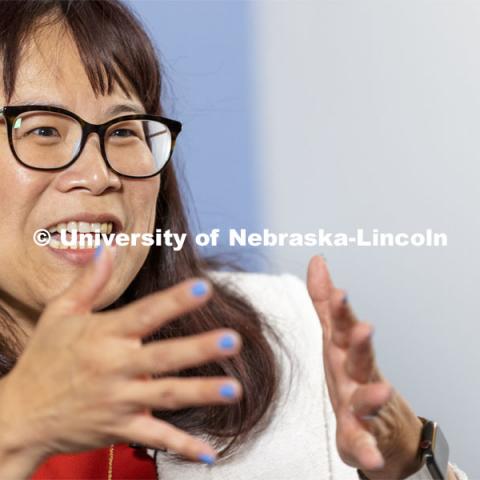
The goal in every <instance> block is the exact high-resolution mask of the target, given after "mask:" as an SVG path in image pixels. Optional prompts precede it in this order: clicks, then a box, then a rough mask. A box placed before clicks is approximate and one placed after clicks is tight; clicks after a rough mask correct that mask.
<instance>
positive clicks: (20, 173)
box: [0, 27, 160, 313]
mask: <svg viewBox="0 0 480 480" xmlns="http://www.w3.org/2000/svg"><path fill="white" fill-rule="evenodd" d="M6 103H7V102H6V99H5V96H4V95H3V90H1V89H0V106H3V105H5V104H6ZM20 103H22V104H30V103H41V104H47V105H48V104H52V103H53V104H62V105H64V106H65V108H66V109H68V110H70V111H72V112H75V113H76V114H78V115H79V116H80V117H82V118H83V119H85V120H86V121H88V122H91V123H103V122H106V121H107V120H109V119H111V118H113V117H112V116H111V115H108V114H106V113H105V112H106V111H107V110H109V109H110V108H111V107H113V106H115V105H119V104H126V103H128V104H132V103H133V104H135V105H136V106H137V107H140V108H141V109H142V110H143V111H144V109H143V106H142V104H141V102H140V101H139V100H138V97H137V96H136V95H134V94H132V98H131V99H129V98H128V97H127V96H126V95H125V94H124V93H123V91H122V90H121V89H120V88H119V87H118V86H116V87H115V90H114V92H113V94H112V95H108V96H100V97H98V98H96V97H95V95H94V92H93V90H92V88H91V86H90V83H89V81H88V78H87V76H86V73H85V71H84V69H83V65H82V63H81V60H80V57H79V54H78V52H77V50H76V47H75V45H74V43H73V41H72V40H71V39H70V37H69V36H68V35H65V34H62V31H61V30H60V29H59V28H58V27H56V28H50V30H49V31H48V32H45V31H43V32H42V33H39V34H38V35H37V36H36V42H32V43H30V44H29V46H28V49H27V51H26V54H25V55H24V56H23V58H22V62H21V64H20V67H19V71H18V76H17V83H16V87H15V92H14V96H13V98H12V99H11V100H10V101H9V102H8V104H9V105H17V104H20ZM128 113H134V112H128V111H126V112H125V113H121V114H120V115H124V114H128ZM116 116H119V114H117V115H116ZM0 166H1V176H0V211H1V215H2V222H1V223H0V245H1V248H0V300H1V301H2V302H3V303H4V304H5V305H6V306H8V305H10V306H14V308H16V309H23V310H25V308H28V310H31V311H33V312H35V313H38V312H40V311H41V310H42V309H43V307H44V306H45V304H46V303H47V302H48V301H49V300H50V299H51V298H52V297H54V296H56V295H57V294H59V293H60V292H61V291H63V290H64V289H65V288H66V287H67V286H68V285H69V284H70V283H71V281H72V280H73V279H74V278H75V277H76V276H77V275H78V274H79V273H80V271H81V270H82V268H84V264H82V262H81V261H79V259H80V260H81V258H80V257H78V255H77V256H76V257H74V256H69V255H66V254H59V253H58V251H54V250H53V249H52V248H51V247H39V246H37V245H36V244H35V243H34V241H33V234H34V232H35V231H36V230H38V229H42V228H48V227H50V226H52V225H55V224H58V223H60V222H62V223H67V222H68V220H71V221H82V220H85V219H88V218H89V217H88V215H104V216H105V218H106V219H108V218H109V217H110V216H112V217H116V218H117V219H118V220H120V222H121V224H122V228H121V231H122V232H125V233H132V232H139V233H141V232H153V229H154V219H155V202H156V197H157V195H158V192H159V188H160V177H159V176H156V177H153V178H150V179H143V180H133V179H127V178H122V177H120V176H118V175H116V174H115V173H113V172H112V171H110V170H109V169H108V167H107V166H106V164H105V162H104V160H103V158H102V156H101V153H100V146H99V138H98V136H97V135H95V134H94V135H91V136H90V137H89V138H88V142H87V144H86V145H85V149H84V150H83V152H82V154H81V156H80V157H79V158H78V160H77V161H76V162H75V163H74V164H73V165H71V166H70V167H68V168H67V169H64V170H60V171H57V172H45V171H35V170H32V169H28V168H26V167H24V166H22V165H21V164H19V163H18V162H17V161H16V160H15V158H14V157H13V155H12V153H11V151H10V148H9V146H8V139H7V132H6V128H5V124H4V123H3V119H2V118H1V117H0ZM91 218H96V217H91ZM90 222H95V221H94V220H90ZM95 223H98V222H95ZM90 252H91V250H90ZM77 253H78V252H77ZM84 253H85V252H84ZM147 254H148V247H145V246H139V245H137V246H122V247H119V246H117V247H116V256H115V261H114V263H115V266H114V271H113V275H112V278H111V279H110V282H109V283H108V286H107V287H106V289H105V290H104V291H103V292H102V294H101V295H100V296H99V298H98V300H97V302H96V304H95V308H103V307H105V306H107V305H109V304H111V303H112V302H113V301H114V300H116V299H117V298H118V297H119V296H120V295H121V294H122V293H123V291H124V290H125V289H126V287H127V286H128V285H129V284H130V282H131V281H132V280H133V278H134V277H135V275H136V274H137V272H138V271H139V269H140V267H141V266H142V264H143V263H144V261H145V259H146V256H147ZM83 263H84V262H83Z"/></svg>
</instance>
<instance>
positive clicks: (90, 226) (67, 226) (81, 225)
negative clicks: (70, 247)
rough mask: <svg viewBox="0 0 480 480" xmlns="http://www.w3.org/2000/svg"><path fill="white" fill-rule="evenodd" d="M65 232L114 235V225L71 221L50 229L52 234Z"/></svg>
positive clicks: (110, 223)
mask: <svg viewBox="0 0 480 480" xmlns="http://www.w3.org/2000/svg"><path fill="white" fill-rule="evenodd" d="M63 230H66V231H68V232H70V233H72V232H73V231H74V230H75V231H77V232H78V233H97V232H98V233H112V231H113V223H112V222H104V223H88V222H75V221H73V220H72V221H71V222H68V223H59V224H58V225H53V226H52V227H50V228H49V229H48V231H49V232H50V233H55V232H58V233H61V232H62V231H63Z"/></svg>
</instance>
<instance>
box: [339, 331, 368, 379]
mask: <svg viewBox="0 0 480 480" xmlns="http://www.w3.org/2000/svg"><path fill="white" fill-rule="evenodd" d="M372 335H373V328H372V326H371V325H368V324H367V323H364V322H362V323H359V324H357V325H356V326H355V327H354V328H353V329H352V334H351V340H350V346H349V348H348V355H347V358H346V361H345V369H346V371H347V374H348V375H349V376H350V377H351V378H352V379H353V380H355V381H356V382H359V383H367V382H369V381H372V380H373V378H374V370H375V358H374V352H373V346H372V341H371V338H372Z"/></svg>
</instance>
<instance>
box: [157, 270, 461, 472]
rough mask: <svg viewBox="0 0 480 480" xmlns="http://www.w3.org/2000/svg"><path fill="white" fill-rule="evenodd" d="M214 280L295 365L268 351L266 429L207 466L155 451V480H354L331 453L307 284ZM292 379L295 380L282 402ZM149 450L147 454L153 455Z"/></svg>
mask: <svg viewBox="0 0 480 480" xmlns="http://www.w3.org/2000/svg"><path fill="white" fill-rule="evenodd" d="M212 276H213V277H214V278H215V279H216V280H219V281H221V282H225V283H227V284H229V285H231V286H232V287H233V288H235V290H236V291H239V292H240V293H242V294H244V295H245V296H246V298H248V299H249V301H250V302H251V303H252V304H253V305H254V306H255V307H256V308H257V309H258V310H260V311H261V312H263V313H264V314H265V315H266V318H267V319H268V321H269V323H270V324H271V325H272V326H273V327H274V328H275V329H276V331H277V333H279V334H280V335H281V337H282V338H283V340H284V342H285V344H286V346H287V348H288V350H289V352H290V355H292V356H293V358H294V363H293V367H292V366H291V363H290V362H289V361H288V360H287V358H286V357H285V354H284V353H283V352H282V351H281V350H279V349H278V348H276V347H274V349H275V352H276V353H277V355H278V357H279V360H280V363H281V365H282V372H283V378H282V382H281V397H280V399H281V400H280V402H279V408H278V410H277V411H276V414H275V416H274V418H273V420H272V422H271V423H270V425H269V426H268V427H267V429H266V430H264V431H263V432H262V433H261V434H260V435H259V436H258V437H257V438H254V439H253V440H251V441H250V442H249V443H247V444H245V445H243V446H242V448H241V450H240V452H239V453H238V454H237V455H236V456H234V457H233V458H232V459H230V460H228V461H223V460H222V459H219V460H218V461H217V462H216V464H215V465H213V466H208V465H203V464H199V463H194V462H192V463H183V464H179V463H177V462H175V461H174V460H172V458H171V456H170V455H169V454H168V452H162V451H159V452H157V455H156V461H157V471H158V477H159V479H161V480H207V479H208V480H358V476H357V472H356V470H355V469H353V468H351V467H349V466H347V465H345V464H344V463H343V462H342V461H341V459H340V457H339V455H338V453H337V450H336V444H335V416H334V414H333V411H332V408H331V404H330V401H329V398H328V392H327V388H326V383H325V377H324V371H323V365H322V334H321V325H320V322H319V320H318V317H317V315H316V313H315V310H314V308H313V305H312V302H311V300H310V297H309V295H308V292H307V289H306V286H305V283H304V282H302V281H301V280H300V279H298V278H297V277H295V276H293V275H290V274H283V275H266V274H257V273H220V272H214V273H212ZM291 368H293V372H292V371H291ZM291 373H293V375H292V377H293V381H292V384H291V387H290V393H289V394H288V396H287V390H288V379H289V375H290V374H291ZM258 374H259V375H262V372H258ZM148 452H149V454H150V455H152V456H153V454H154V452H153V451H152V450H149V451H148ZM453 468H454V469H455V472H456V474H457V477H458V479H459V480H466V479H467V476H466V475H465V474H464V473H463V472H461V471H460V470H458V468H456V467H455V466H453ZM410 478H411V479H412V480H413V479H415V480H416V479H418V480H420V478H423V477H420V476H419V475H415V476H412V477H410Z"/></svg>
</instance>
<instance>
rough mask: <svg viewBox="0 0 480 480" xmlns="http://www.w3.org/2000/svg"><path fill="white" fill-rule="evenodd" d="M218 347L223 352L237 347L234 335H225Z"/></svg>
mask: <svg viewBox="0 0 480 480" xmlns="http://www.w3.org/2000/svg"><path fill="white" fill-rule="evenodd" d="M218 346H219V347H220V348H221V349H222V350H230V349H232V348H233V347H234V346H235V338H234V336H233V335H230V334H228V335H224V336H223V337H221V338H220V340H219V341H218Z"/></svg>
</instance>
